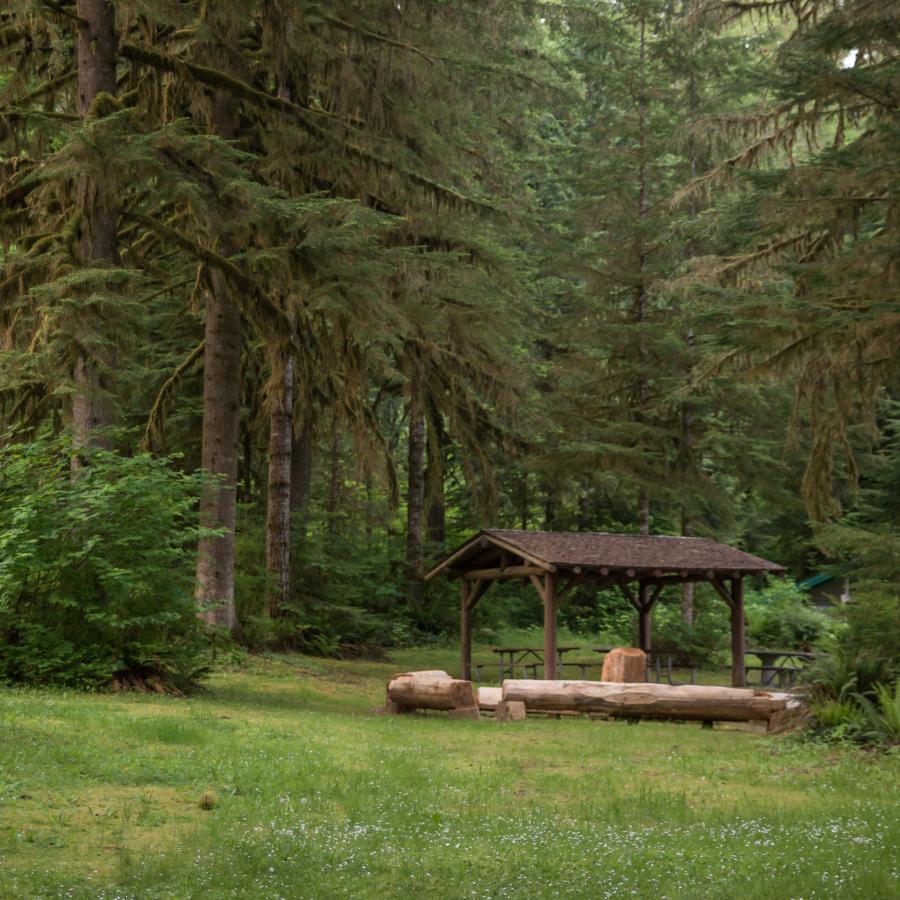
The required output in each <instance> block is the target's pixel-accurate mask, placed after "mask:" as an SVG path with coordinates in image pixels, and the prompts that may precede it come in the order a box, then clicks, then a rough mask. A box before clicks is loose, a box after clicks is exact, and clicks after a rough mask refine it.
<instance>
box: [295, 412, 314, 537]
mask: <svg viewBox="0 0 900 900" xmlns="http://www.w3.org/2000/svg"><path fill="white" fill-rule="evenodd" d="M311 487H312V427H311V426H310V423H309V417H307V418H306V420H305V421H304V423H303V428H302V429H301V431H300V434H299V435H297V437H295V438H294V439H293V446H292V447H291V512H292V513H295V514H299V515H298V516H297V518H298V519H299V522H298V525H299V527H300V530H301V533H302V532H303V530H304V522H303V520H304V519H305V518H306V509H307V507H308V506H309V493H310V488H311Z"/></svg>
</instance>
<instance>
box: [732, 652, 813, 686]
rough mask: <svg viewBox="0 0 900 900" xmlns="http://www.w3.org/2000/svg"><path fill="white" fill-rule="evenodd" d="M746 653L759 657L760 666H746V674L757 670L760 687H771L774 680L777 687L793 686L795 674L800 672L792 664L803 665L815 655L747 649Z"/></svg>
mask: <svg viewBox="0 0 900 900" xmlns="http://www.w3.org/2000/svg"><path fill="white" fill-rule="evenodd" d="M747 652H748V653H752V654H753V655H754V656H757V657H759V662H760V665H758V666H747V667H746V669H747V672H748V673H749V672H750V671H756V670H757V669H758V670H759V673H760V675H759V683H760V685H761V686H762V687H766V686H768V685H771V684H772V683H773V682H774V681H775V679H776V678H777V679H778V686H779V687H784V686H785V685H786V684H787V685H791V684H793V683H794V681H795V679H796V677H797V672H799V671H800V668H799V666H797V665H793V663H800V664H805V663H808V662H810V660H813V659H815V654H813V653H807V652H806V651H805V650H773V649H765V648H761V649H751V648H749V647H748V648H747Z"/></svg>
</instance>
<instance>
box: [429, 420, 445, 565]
mask: <svg viewBox="0 0 900 900" xmlns="http://www.w3.org/2000/svg"><path fill="white" fill-rule="evenodd" d="M426 428H427V431H428V435H427V437H428V439H427V440H426V452H427V458H428V463H427V465H426V468H425V496H426V499H427V504H426V505H427V511H426V534H427V537H428V543H429V544H431V545H432V548H433V552H434V553H435V555H436V556H441V555H442V554H443V551H444V543H445V542H446V539H447V516H446V504H445V501H444V458H445V450H446V446H447V435H446V433H445V432H444V427H443V422H442V421H441V415H440V413H439V412H438V411H437V410H436V409H434V408H433V407H432V408H429V416H428V419H427V422H426Z"/></svg>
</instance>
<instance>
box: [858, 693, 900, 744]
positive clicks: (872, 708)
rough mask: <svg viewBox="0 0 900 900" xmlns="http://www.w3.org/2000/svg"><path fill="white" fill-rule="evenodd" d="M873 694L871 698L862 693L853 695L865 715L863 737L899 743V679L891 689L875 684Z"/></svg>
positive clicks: (886, 742) (880, 742) (882, 741)
mask: <svg viewBox="0 0 900 900" xmlns="http://www.w3.org/2000/svg"><path fill="white" fill-rule="evenodd" d="M874 695H875V696H874V698H873V699H869V698H868V697H866V696H864V695H862V694H857V695H855V697H854V699H855V700H856V702H857V704H858V706H859V708H860V709H861V710H862V713H863V715H864V717H865V725H864V727H863V731H862V735H863V737H864V738H866V739H868V740H870V741H872V742H873V743H879V744H887V745H896V744H900V681H896V682H895V683H894V687H893V690H891V689H890V688H888V687H886V686H885V685H883V684H876V685H875V689H874Z"/></svg>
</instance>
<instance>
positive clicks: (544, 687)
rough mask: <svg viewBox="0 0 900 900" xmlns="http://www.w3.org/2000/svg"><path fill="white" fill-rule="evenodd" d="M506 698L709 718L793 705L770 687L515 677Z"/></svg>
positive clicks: (635, 714) (638, 714)
mask: <svg viewBox="0 0 900 900" xmlns="http://www.w3.org/2000/svg"><path fill="white" fill-rule="evenodd" d="M503 699H504V700H521V701H522V702H524V703H525V706H526V708H527V709H528V710H529V711H531V710H548V711H551V710H552V711H554V712H557V711H560V710H574V711H576V712H585V713H589V712H596V713H604V714H606V715H608V716H615V717H624V718H652V719H689V720H694V721H709V722H749V721H754V720H767V719H768V718H769V717H770V716H771V715H773V714H774V713H776V712H779V711H781V710H783V709H785V707H786V705H787V704H786V703H785V701H784V700H782V699H780V698H776V697H773V696H772V695H771V694H770V693H768V692H766V691H754V690H751V689H750V688H728V687H713V686H709V685H700V684H696V685H695V684H686V685H678V686H673V685H668V684H610V683H608V682H602V681H522V680H514V679H507V680H506V681H504V682H503Z"/></svg>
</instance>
